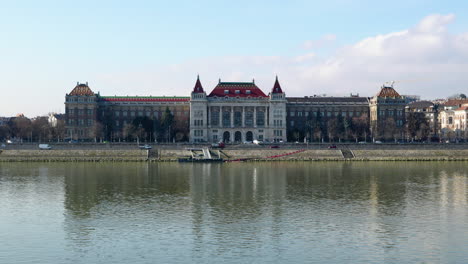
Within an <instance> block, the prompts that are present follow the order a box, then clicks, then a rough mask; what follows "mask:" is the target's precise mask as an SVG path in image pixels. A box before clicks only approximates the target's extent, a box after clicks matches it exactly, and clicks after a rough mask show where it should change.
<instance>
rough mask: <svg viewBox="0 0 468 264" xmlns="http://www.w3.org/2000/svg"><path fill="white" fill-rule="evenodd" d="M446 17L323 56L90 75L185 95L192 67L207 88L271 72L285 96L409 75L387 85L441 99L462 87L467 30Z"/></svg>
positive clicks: (268, 79)
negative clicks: (453, 29)
mask: <svg viewBox="0 0 468 264" xmlns="http://www.w3.org/2000/svg"><path fill="white" fill-rule="evenodd" d="M454 18H455V16H454V15H452V14H449V15H430V16H427V17H425V18H424V19H422V20H421V21H420V22H419V23H418V24H417V25H415V26H414V27H411V28H408V29H404V30H400V31H396V32H389V33H387V34H381V35H376V36H370V37H368V38H365V39H362V40H361V41H358V42H357V43H354V44H351V45H348V46H344V47H341V48H339V49H337V50H336V51H335V52H334V53H333V55H331V56H327V57H320V56H319V55H317V54H315V53H313V52H310V51H309V52H306V53H304V54H300V55H296V56H291V57H285V56H232V57H229V56H226V57H212V58H202V59H197V60H193V61H186V62H184V63H181V64H177V65H172V66H167V67H164V66H163V67H157V68H154V69H146V70H142V71H136V72H135V73H112V74H109V75H102V76H97V78H96V79H97V80H98V82H99V85H96V87H98V86H100V87H113V89H112V94H114V93H115V94H126V93H131V92H133V93H134V94H140V95H143V94H152V95H156V94H158V95H185V96H187V95H188V94H189V92H190V91H191V89H192V88H193V85H194V83H195V80H196V75H197V73H199V74H200V76H201V80H202V84H203V86H204V88H205V90H207V91H208V92H209V91H211V89H212V88H213V87H214V86H215V85H216V84H217V82H218V78H221V79H222V80H223V81H250V80H252V78H255V81H256V83H257V84H258V85H259V87H260V88H262V89H263V90H264V91H265V92H268V91H269V90H270V89H271V88H272V86H273V83H274V78H275V75H276V74H278V76H279V78H280V82H281V84H282V86H283V89H284V90H285V92H286V93H287V95H288V96H304V95H313V94H324V93H326V94H330V95H349V94H350V93H360V95H363V96H372V95H374V94H376V93H377V92H378V90H379V88H380V85H382V84H383V83H384V82H386V81H391V80H397V81H398V80H412V81H401V82H397V83H396V84H395V88H396V89H397V91H398V92H400V93H401V94H419V95H421V96H422V97H423V98H441V97H446V96H448V95H451V94H454V93H456V92H464V93H466V91H467V85H466V84H467V83H468V32H466V33H460V34H453V33H450V32H449V31H448V30H447V27H448V25H449V24H450V23H452V22H453V21H454ZM334 39H336V36H335V35H327V36H324V37H322V38H321V39H320V40H318V41H316V42H310V43H309V44H307V45H306V44H304V47H305V46H307V47H309V48H313V47H317V43H319V42H320V41H333V40H334ZM110 83H112V84H110ZM101 84H102V86H101ZM129 87H131V89H129ZM114 90H115V91H114ZM129 91H131V92H129ZM102 94H109V91H108V90H106V91H102Z"/></svg>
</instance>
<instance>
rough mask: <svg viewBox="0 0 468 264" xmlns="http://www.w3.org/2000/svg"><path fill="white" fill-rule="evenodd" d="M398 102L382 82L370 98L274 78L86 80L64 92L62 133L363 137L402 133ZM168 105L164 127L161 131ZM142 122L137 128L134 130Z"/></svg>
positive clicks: (207, 138)
mask: <svg viewBox="0 0 468 264" xmlns="http://www.w3.org/2000/svg"><path fill="white" fill-rule="evenodd" d="M405 106H406V103H405V97H404V96H401V95H399V94H398V93H397V92H396V91H395V89H393V87H386V86H383V87H382V88H381V90H380V92H379V93H378V94H377V95H376V96H374V97H372V98H368V97H359V96H353V95H351V96H349V97H321V96H313V97H307V96H305V97H289V98H288V97H286V94H285V93H284V91H283V89H282V87H281V85H280V83H279V81H278V78H276V80H275V82H274V84H273V87H272V89H271V90H270V92H269V93H268V94H266V93H265V92H264V91H262V90H261V89H260V88H259V87H258V86H257V85H256V84H255V82H254V81H252V82H222V81H221V80H219V83H218V84H217V85H216V87H214V88H213V90H211V91H210V92H209V93H207V92H205V90H204V88H203V86H202V84H201V82H200V78H197V80H196V82H195V87H194V88H193V89H192V92H191V94H190V97H165V96H144V97H142V96H101V95H100V94H99V93H95V92H93V91H92V90H91V88H90V87H89V86H88V83H78V84H77V85H76V86H75V88H74V89H73V90H72V91H71V92H70V93H69V94H66V96H65V120H66V129H67V137H68V138H70V139H77V140H96V139H99V138H103V139H106V140H111V141H121V140H124V139H128V138H129V137H130V138H133V139H135V137H140V138H142V137H144V138H145V140H150V141H155V140H158V141H159V140H162V141H169V142H173V141H183V142H187V141H188V142H220V141H224V142H229V143H235V142H245V141H254V140H259V141H265V142H280V141H286V140H294V141H296V140H300V141H303V140H309V141H317V140H321V141H323V140H342V139H344V140H351V139H355V140H356V141H357V140H366V139H369V138H368V136H369V133H372V134H373V136H374V137H375V138H379V137H380V138H382V137H383V136H384V134H385V132H388V131H390V132H391V133H392V136H393V137H394V138H396V137H399V136H400V135H402V134H403V130H404V124H405ZM168 113H170V115H171V121H170V124H169V128H166V130H164V131H161V129H160V128H161V126H162V125H161V124H163V123H164V119H165V115H167V114H168ZM145 120H146V121H145ZM147 121H148V122H149V124H150V125H149V127H148V122H147ZM145 124H146V127H145ZM132 126H133V127H132ZM142 126H143V128H145V129H144V134H142V132H141V129H140V130H138V128H139V127H140V128H141V127H142ZM135 127H136V128H135ZM129 128H132V129H133V130H132V131H133V134H130V133H129ZM389 128H392V129H389ZM369 130H370V131H369ZM135 131H136V132H135ZM138 131H140V133H137V132H138ZM161 133H164V134H165V136H164V137H163V138H161V135H162V134H161Z"/></svg>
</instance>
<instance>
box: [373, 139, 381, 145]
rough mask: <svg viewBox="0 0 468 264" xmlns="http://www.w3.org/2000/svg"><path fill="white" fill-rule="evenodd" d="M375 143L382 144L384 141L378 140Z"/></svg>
mask: <svg viewBox="0 0 468 264" xmlns="http://www.w3.org/2000/svg"><path fill="white" fill-rule="evenodd" d="M374 143H375V144H382V141H380V140H376V141H375V142H374Z"/></svg>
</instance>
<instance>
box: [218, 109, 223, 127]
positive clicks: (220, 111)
mask: <svg viewBox="0 0 468 264" xmlns="http://www.w3.org/2000/svg"><path fill="white" fill-rule="evenodd" d="M219 127H220V128H221V127H223V107H222V106H220V107H219Z"/></svg>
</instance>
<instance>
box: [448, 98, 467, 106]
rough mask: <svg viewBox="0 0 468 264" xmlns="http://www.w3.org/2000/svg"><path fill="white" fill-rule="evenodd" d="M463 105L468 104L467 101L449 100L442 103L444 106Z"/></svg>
mask: <svg viewBox="0 0 468 264" xmlns="http://www.w3.org/2000/svg"><path fill="white" fill-rule="evenodd" d="M463 104H468V99H449V100H447V102H445V103H443V105H445V106H458V107H460V106H462V105H463Z"/></svg>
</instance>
